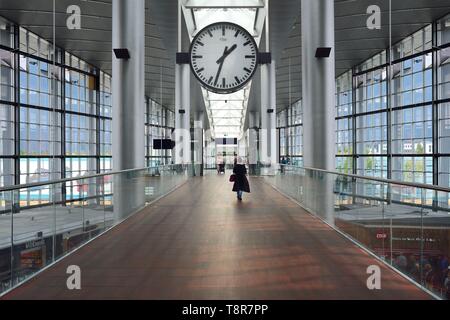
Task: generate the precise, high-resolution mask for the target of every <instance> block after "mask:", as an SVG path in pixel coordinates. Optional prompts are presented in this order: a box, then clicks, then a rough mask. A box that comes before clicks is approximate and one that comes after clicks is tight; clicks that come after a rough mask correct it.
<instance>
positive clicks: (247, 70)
mask: <svg viewBox="0 0 450 320" xmlns="http://www.w3.org/2000/svg"><path fill="white" fill-rule="evenodd" d="M244 71H245V72H247V73H250V72H252V71H251V70H250V69H247V68H244Z"/></svg>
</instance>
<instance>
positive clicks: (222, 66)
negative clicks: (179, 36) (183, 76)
mask: <svg viewBox="0 0 450 320" xmlns="http://www.w3.org/2000/svg"><path fill="white" fill-rule="evenodd" d="M190 55H191V57H190V58H191V68H192V71H193V72H194V74H195V76H196V77H197V79H198V80H199V81H200V83H201V84H202V85H203V86H204V87H205V88H207V89H208V90H211V91H213V92H216V93H230V92H235V91H237V90H239V89H241V88H242V87H243V86H245V85H246V84H247V83H248V82H249V81H250V79H251V78H252V76H253V75H254V73H255V71H256V67H257V60H258V47H257V45H256V42H255V40H254V39H253V37H252V35H251V34H250V33H249V32H247V30H245V29H244V28H242V27H240V26H238V25H236V24H233V23H229V22H218V23H214V24H211V25H209V26H207V27H206V28H204V29H203V30H201V31H200V32H199V33H198V34H197V35H196V36H195V38H194V40H193V41H192V44H191V50H190Z"/></svg>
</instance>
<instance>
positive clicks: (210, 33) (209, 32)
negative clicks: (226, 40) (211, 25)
mask: <svg viewBox="0 0 450 320" xmlns="http://www.w3.org/2000/svg"><path fill="white" fill-rule="evenodd" d="M208 34H209V36H210V37H211V38H212V37H213V34H212V32H211V30H208Z"/></svg>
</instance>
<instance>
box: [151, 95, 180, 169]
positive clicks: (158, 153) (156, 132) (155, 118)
mask: <svg viewBox="0 0 450 320" xmlns="http://www.w3.org/2000/svg"><path fill="white" fill-rule="evenodd" d="M174 128H175V117H174V113H173V111H171V110H168V109H166V108H164V107H163V106H161V105H160V104H159V103H157V102H156V101H154V100H151V99H146V125H145V137H146V139H145V144H146V145H145V150H146V163H147V166H149V167H153V166H159V165H164V164H170V163H171V161H172V160H171V158H172V150H163V149H161V147H158V143H156V142H157V141H156V142H155V140H158V141H160V140H162V139H171V135H172V130H173V129H174ZM154 146H155V148H153V147H154Z"/></svg>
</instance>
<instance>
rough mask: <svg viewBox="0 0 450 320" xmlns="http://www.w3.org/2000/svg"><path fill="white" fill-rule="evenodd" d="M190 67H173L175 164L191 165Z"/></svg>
mask: <svg viewBox="0 0 450 320" xmlns="http://www.w3.org/2000/svg"><path fill="white" fill-rule="evenodd" d="M190 72H191V70H190V67H189V65H188V64H177V65H176V66H175V164H189V163H191V121H190V119H191V118H190V116H191V115H190V110H191V103H190V102H191V92H190V87H191V86H190V80H191V78H190V75H191V74H190Z"/></svg>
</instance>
